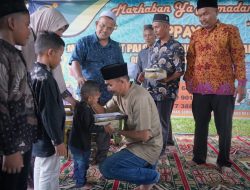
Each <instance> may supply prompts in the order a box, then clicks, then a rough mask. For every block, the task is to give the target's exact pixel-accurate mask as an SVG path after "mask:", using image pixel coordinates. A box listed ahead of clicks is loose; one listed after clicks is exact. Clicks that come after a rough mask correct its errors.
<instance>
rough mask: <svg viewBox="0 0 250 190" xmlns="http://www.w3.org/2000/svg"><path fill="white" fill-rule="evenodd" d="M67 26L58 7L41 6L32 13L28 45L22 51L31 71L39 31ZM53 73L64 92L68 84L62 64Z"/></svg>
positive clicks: (53, 30)
mask: <svg viewBox="0 0 250 190" xmlns="http://www.w3.org/2000/svg"><path fill="white" fill-rule="evenodd" d="M65 26H66V28H67V27H68V26H69V24H68V22H67V20H66V19H65V17H64V16H63V15H62V14H61V13H60V12H58V11H57V10H56V9H54V8H51V7H41V8H39V9H38V10H37V11H35V12H34V13H33V14H31V15H30V28H31V32H30V36H29V40H28V41H27V43H26V45H25V46H23V47H22V48H21V49H22V53H23V56H24V58H25V60H26V63H27V69H28V71H29V72H30V71H31V70H32V68H33V64H34V63H35V62H36V54H35V48H34V45H35V39H36V36H37V35H38V34H39V32H42V31H45V30H46V31H50V32H56V31H57V30H59V29H60V28H62V27H65ZM52 74H53V76H54V78H55V79H56V81H57V84H58V87H59V89H60V92H61V93H63V92H64V91H65V90H67V88H66V84H65V81H64V78H63V74H62V68H61V65H58V67H56V68H55V69H54V70H53V71H52Z"/></svg>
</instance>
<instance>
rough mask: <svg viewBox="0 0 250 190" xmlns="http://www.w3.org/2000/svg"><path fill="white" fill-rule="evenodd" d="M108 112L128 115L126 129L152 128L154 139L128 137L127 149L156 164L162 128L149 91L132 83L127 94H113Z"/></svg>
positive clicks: (107, 106)
mask: <svg viewBox="0 0 250 190" xmlns="http://www.w3.org/2000/svg"><path fill="white" fill-rule="evenodd" d="M104 108H105V110H106V112H116V111H119V112H121V113H124V114H126V115H127V116H128V119H127V125H126V126H125V130H128V131H141V130H150V132H151V135H152V137H153V138H152V139H150V140H149V141H147V142H141V141H139V142H138V141H136V140H135V139H131V138H126V140H127V141H128V143H129V144H130V145H129V146H128V147H127V149H128V150H129V151H130V152H132V153H133V154H135V155H136V156H138V157H140V158H142V159H144V160H146V161H147V162H149V163H150V164H152V165H154V164H155V163H156V162H157V160H158V159H159V156H160V153H161V150H162V130H161V124H160V119H159V114H158V111H157V108H156V105H155V102H154V100H153V98H152V97H151V95H150V94H149V93H148V91H147V90H146V89H145V88H143V87H141V86H138V85H137V84H131V86H130V89H129V90H128V92H127V93H126V95H125V96H113V97H112V99H111V100H109V101H108V102H107V104H106V105H105V106H104Z"/></svg>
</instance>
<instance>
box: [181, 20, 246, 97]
mask: <svg viewBox="0 0 250 190" xmlns="http://www.w3.org/2000/svg"><path fill="white" fill-rule="evenodd" d="M244 59H245V50H244V46H243V43H242V40H241V38H240V34H239V31H238V28H237V27H235V26H232V25H229V24H224V23H220V22H217V24H216V25H215V27H214V28H213V29H212V30H211V31H208V30H206V29H205V28H201V29H199V30H197V31H195V32H194V33H193V35H192V37H191V41H190V45H189V49H188V53H187V71H186V73H185V76H184V79H185V81H186V85H187V89H188V90H189V92H191V93H200V94H217V95H233V94H234V91H235V87H234V82H235V79H237V80H238V85H240V86H245V84H246V68H245V61H244Z"/></svg>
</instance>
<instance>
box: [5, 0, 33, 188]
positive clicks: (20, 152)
mask: <svg viewBox="0 0 250 190" xmlns="http://www.w3.org/2000/svg"><path fill="white" fill-rule="evenodd" d="M29 23H30V18H29V12H28V10H27V8H26V6H25V4H24V1H22V0H2V1H1V6H0V49H1V51H0V188H1V189H2V190H17V189H18V190H26V189H27V176H28V168H29V165H30V158H31V147H32V144H33V142H34V141H35V139H36V137H37V135H36V132H37V118H36V114H35V106H34V99H33V96H32V92H31V88H30V85H29V83H28V82H29V80H28V75H27V69H26V64H25V62H24V59H23V57H22V55H21V52H20V51H19V50H17V49H16V48H15V45H25V43H26V41H27V39H28V37H29Z"/></svg>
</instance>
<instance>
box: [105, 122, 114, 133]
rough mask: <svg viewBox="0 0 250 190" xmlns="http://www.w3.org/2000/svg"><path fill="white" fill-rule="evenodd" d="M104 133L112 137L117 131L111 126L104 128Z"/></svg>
mask: <svg viewBox="0 0 250 190" xmlns="http://www.w3.org/2000/svg"><path fill="white" fill-rule="evenodd" d="M104 131H105V132H106V133H108V134H110V135H112V134H113V133H114V132H115V129H114V128H113V127H112V126H111V125H110V123H109V124H107V125H105V126H104Z"/></svg>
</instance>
